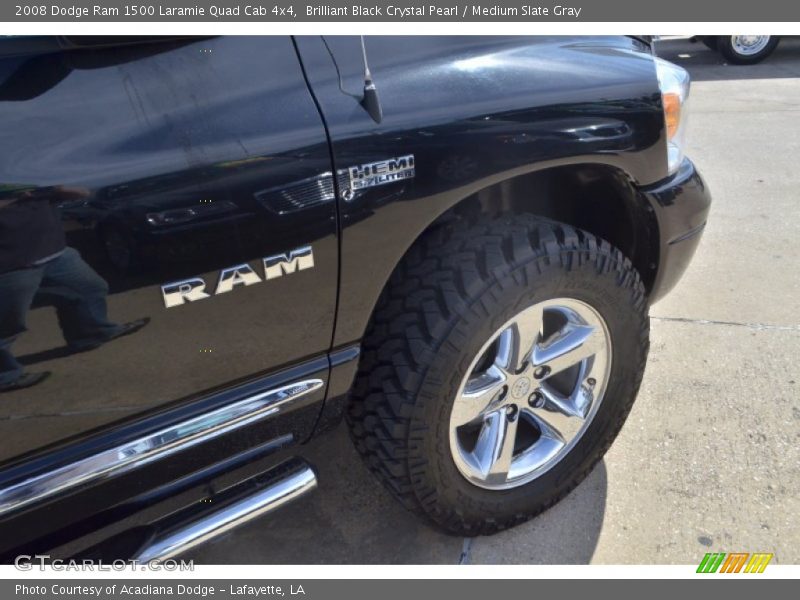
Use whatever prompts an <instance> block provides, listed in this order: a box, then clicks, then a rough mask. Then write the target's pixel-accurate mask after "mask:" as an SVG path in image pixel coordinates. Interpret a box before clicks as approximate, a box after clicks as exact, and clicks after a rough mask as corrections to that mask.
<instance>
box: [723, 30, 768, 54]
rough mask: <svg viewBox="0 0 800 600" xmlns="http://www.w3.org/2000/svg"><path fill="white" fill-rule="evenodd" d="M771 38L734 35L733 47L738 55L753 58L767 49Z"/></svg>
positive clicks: (732, 39)
mask: <svg viewBox="0 0 800 600" xmlns="http://www.w3.org/2000/svg"><path fill="white" fill-rule="evenodd" d="M770 37H771V36H769V35H732V36H731V46H732V47H733V50H734V52H736V53H737V54H741V55H742V56H753V55H755V54H758V53H759V52H761V51H762V50H763V49H764V48H766V47H767V45H768V44H769V39H770Z"/></svg>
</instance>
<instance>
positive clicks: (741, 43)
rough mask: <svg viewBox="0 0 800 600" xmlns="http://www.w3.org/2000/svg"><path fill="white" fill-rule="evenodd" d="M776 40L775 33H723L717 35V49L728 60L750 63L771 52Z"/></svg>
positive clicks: (761, 58) (777, 40)
mask: <svg viewBox="0 0 800 600" xmlns="http://www.w3.org/2000/svg"><path fill="white" fill-rule="evenodd" d="M778 42H779V38H778V36H775V35H725V36H719V38H718V40H717V49H718V50H719V52H720V53H721V54H722V56H724V57H725V58H726V59H727V60H728V61H729V62H732V63H734V64H737V65H752V64H755V63H758V62H761V61H762V60H764V59H765V58H767V57H768V56H769V55H770V54H772V52H773V51H774V50H775V48H776V47H777V46H778Z"/></svg>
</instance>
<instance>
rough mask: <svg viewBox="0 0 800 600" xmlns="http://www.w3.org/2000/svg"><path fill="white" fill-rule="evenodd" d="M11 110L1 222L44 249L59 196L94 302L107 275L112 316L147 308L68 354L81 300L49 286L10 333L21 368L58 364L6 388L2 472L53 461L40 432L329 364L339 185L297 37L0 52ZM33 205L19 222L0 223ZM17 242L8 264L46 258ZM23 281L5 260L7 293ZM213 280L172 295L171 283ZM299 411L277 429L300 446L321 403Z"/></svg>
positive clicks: (52, 433) (105, 423) (0, 105)
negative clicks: (74, 308)
mask: <svg viewBox="0 0 800 600" xmlns="http://www.w3.org/2000/svg"><path fill="white" fill-rule="evenodd" d="M95 39H96V38H95ZM73 40H75V38H73ZM77 41H78V42H79V41H80V40H79V39H77ZM2 43H4V42H3V41H0V44H2ZM0 123H2V125H0V140H2V144H3V147H4V148H5V149H6V150H5V151H4V152H3V153H2V155H0V235H3V236H5V235H7V234H8V235H9V236H10V234H9V233H8V232H9V231H12V229H9V227H12V226H13V227H16V229H13V231H15V232H17V233H20V231H21V230H20V229H19V227H22V226H31V227H32V229H31V236H30V240H31V242H30V243H31V244H34V245H35V244H37V243H39V238H36V235H37V233H38V232H41V231H47V229H46V227H45V226H44V225H42V222H41V219H42V218H43V217H41V215H42V214H44V213H45V212H46V211H47V210H48V207H50V208H52V209H53V210H54V211H56V212H55V214H57V215H59V218H60V221H59V224H60V225H59V226H60V227H61V231H60V232H57V233H56V234H54V235H56V236H58V235H63V237H64V240H65V244H66V248H67V249H68V251H69V252H71V253H72V252H77V254H78V255H79V256H80V258H78V259H75V260H76V261H77V262H76V263H75V264H77V265H78V266H79V270H80V271H81V272H82V273H83V274H84V275H86V276H87V277H90V278H91V280H92V281H93V282H94V284H95V288H94V293H95V295H96V296H97V295H98V289H99V290H101V292H102V288H103V287H104V286H105V288H106V291H105V292H104V293H99V296H101V297H102V298H101V300H104V301H105V303H106V304H107V312H108V320H110V321H111V322H112V323H114V324H122V323H127V322H131V321H135V320H138V319H143V318H144V319H149V323H147V324H146V325H145V326H144V327H143V328H141V329H140V330H138V331H136V332H135V333H133V334H131V335H127V336H124V337H120V338H118V339H114V340H112V341H109V342H108V343H106V344H103V345H101V346H100V347H98V348H95V349H93V350H91V351H85V352H75V351H73V350H74V349H73V348H70V347H68V346H67V343H66V341H65V327H66V328H67V329H69V327H70V325H69V323H64V322H63V318H62V321H61V322H60V321H59V315H62V317H63V314H62V313H63V312H64V310H66V312H67V313H68V312H69V310H68V309H64V310H61V309H60V310H61V312H58V313H57V311H56V308H57V307H58V302H62V303H64V302H69V301H70V300H69V299H67V300H64V294H63V293H62V295H61V299H60V300H59V299H58V298H56V300H54V301H51V298H49V297H48V296H47V295H46V294H43V293H41V292H42V290H43V287H44V286H41V287H40V288H38V289H37V293H36V297H35V298H34V300H33V303H32V305H31V306H30V309H29V310H24V311H23V312H24V328H25V330H24V331H21V330H20V331H10V330H9V331H5V332H4V335H6V336H7V339H8V337H11V338H14V339H13V344H11V345H10V352H11V353H12V355H13V356H14V357H15V358H16V360H18V361H19V362H20V363H21V364H22V366H23V368H24V369H25V371H27V372H31V373H35V372H43V371H49V372H50V373H51V375H50V376H49V378H47V379H46V380H44V381H43V382H41V383H39V384H37V385H35V386H32V387H30V388H27V389H19V390H15V391H11V392H4V393H2V394H0V438H2V443H1V444H0V463H2V462H3V461H5V467H0V478H1V477H2V474H3V472H10V470H14V472H15V473H18V472H21V471H20V465H23V466H24V465H25V464H26V461H27V462H29V461H32V460H34V459H38V458H40V457H41V456H44V455H47V453H48V452H49V450H46V449H45V450H42V447H43V446H47V445H48V444H56V445H55V446H53V447H52V451H53V452H64V453H68V449H69V447H70V444H64V442H63V440H64V439H70V440H72V441H74V442H75V443H77V442H79V441H80V440H81V439H83V438H84V437H85V436H86V434H87V433H88V432H89V430H90V429H93V428H101V429H102V428H107V427H109V426H110V424H112V423H117V422H119V421H120V420H121V419H124V418H127V417H129V416H132V415H140V414H145V413H149V412H153V411H161V410H163V409H164V408H165V407H168V406H169V407H172V406H175V405H181V404H182V403H186V402H190V401H192V400H194V399H197V398H202V397H205V396H208V395H212V394H215V393H218V392H219V391H220V390H224V389H225V388H227V387H229V386H233V385H235V384H239V383H246V382H249V381H252V380H256V379H258V378H259V377H265V376H268V375H271V374H273V373H275V372H278V371H280V370H282V369H286V368H289V367H291V366H293V365H298V364H301V363H303V364H305V363H308V362H309V361H311V363H313V364H314V369H317V373H318V369H319V364H318V361H316V362H315V361H313V360H311V359H314V358H315V357H317V358H318V357H323V359H324V356H325V354H326V353H327V351H328V350H329V347H330V343H331V336H332V324H333V317H334V314H333V313H334V308H335V299H336V280H337V268H338V266H337V260H338V259H337V239H336V220H335V218H336V215H335V199H334V195H333V192H332V189H333V183H332V179H331V175H330V174H331V170H332V169H331V163H330V156H329V152H328V147H327V141H326V137H325V130H324V127H323V124H322V121H321V118H320V116H319V113H318V111H317V109H316V107H315V104H314V101H313V98H312V97H311V95H310V93H309V91H308V88H307V86H306V83H305V80H304V78H303V74H302V70H301V68H300V64H299V62H298V59H297V55H296V52H295V49H294V46H293V43H292V40H291V39H290V38H289V37H288V36H286V37H240V36H233V37H227V38H211V39H177V40H160V41H155V42H149V43H142V44H131V45H125V46H120V45H115V44H113V43H109V44H105V45H104V44H99V45H95V46H94V47H92V48H82V47H81V46H80V43H78V44H70V46H69V48H64V49H62V50H61V51H50V52H47V53H42V54H39V55H36V54H26V55H22V56H7V55H6V54H0ZM34 207H37V208H36V210H38V211H39V212H38V213H37V214H39V215H40V216H39V217H36V218H35V219H34V220H33V221H32V222H30V223H28V224H27V225H26V224H25V221H24V219H22V220H20V218H17V217H19V215H17V217H14V218H12V217H8V218H7V219H6V221H7V223H4V222H3V217H4V215H3V213H4V212H5V213H6V215H10V213H9V212H7V211H10V210H16V211H18V212H19V211H20V210H28V208H30V209H31V210H32V211H33V212H36V210H33V208H34ZM36 219H39V220H38V221H37V220H36ZM20 223H22V225H20ZM3 227H5V229H3ZM37 227H39V229H37ZM9 240H10V237H9V238H7V240H5V241H6V242H8V243H4V240H2V239H0V265H2V264H4V263H7V264H9V265H12V266H16V267H19V265H16V264H15V263H14V256H11V254H13V253H16V254H17V255H19V254H20V253H22V254H25V253H26V252H28V251H29V250H30V252H28V253H30V254H35V253H36V249H35V248H34V249H31V248H28V247H27V246H26V245H25V244H24V243H23V244H20V243H19V240H17V242H15V243H16V246H15V245H14V243H11V242H10V241H9ZM46 246H47V244H44V246H43V247H46ZM20 247H21V248H20ZM292 251H297V252H298V253H299V254H296V255H293V254H292ZM4 252H5V253H7V256H6V257H5V258H4V257H3V256H1V255H2V253H4ZM297 256H301V257H303V258H302V260H298V259H297ZM61 257H63V255H61V256H60V257H59V259H60V258H61ZM23 258H24V257H23ZM34 258H37V260H38V258H44V257H34ZM6 259H7V260H6ZM265 259H270V260H271V262H270V265H272V273H273V276H272V277H268V276H267V266H268V265H266V264H265ZM26 268H27V267H26ZM37 268H38V267H37ZM226 269H227V271H226ZM20 270H21V269H16V271H17V272H19V271H20ZM22 270H24V269H22ZM87 273H88V275H87ZM76 277H77V276H76ZM16 279H17V275H13V276H11V277H8V278H6V279H3V273H2V269H0V287H2V286H3V285H4V284H3V283H2V282H6V283H5V289H0V293H1V294H3V295H4V296H5V297H6V299H9V298H12V297H13V294H14V293H16V292H15V291H14V290H15V289H17V288H15V287H14V286H13V285H12V284H11V283H9V282H10V281H15V280H16ZM201 280H202V283H203V284H204V287H202V288H201V289H200V292H197V290H196V289H195V290H194V291H195V293H194V295H191V296H192V297H190V298H186V297H185V296H186V294H185V293H184V294H180V293H179V294H177V295H174V294H173V296H172V298H173V300H174V302H173V305H172V306H171V307H167V305H166V304H167V303H166V302H165V295H164V293H163V292H162V286H165V285H168V284H176V282H186V281H193V282H195V283H194V284H192V285H194V286H195V288H197V287H200V286H199V284H198V282H199V281H201ZM73 282H74V280H73ZM58 283H59V285H67V287H70V286H72V287H75V288H76V290H73V295H77V296H80V295H81V294H82V293H85V289H83V290H81V289H80V288H81V284H79V283H74V285H73V284H72V283H70V282H69V281H68V282H67V283H66V284H65V283H64V281H63V280H62V281H59V282H58ZM177 285H178V287H177V290H178V291H180V290H181V289H182V290H183V292H186V290H187V289H188V288H186V287H185V283H184V284H179V283H178V284H177ZM181 285H183V286H184V287H183V288H181V287H180V286H181ZM170 289H172V290H173V291H174V290H175V289H176V288H175V287H174V286H173V287H172V288H169V287H168V288H166V290H164V291H169V290H170ZM193 289H194V288H193ZM56 296H58V294H56ZM73 299H74V298H73ZM14 303H16V304H19V302H17V300H16V299H15V300H14ZM23 304H24V302H23ZM7 329H8V328H7ZM18 329H19V328H18ZM17 334H18V335H17ZM0 337H2V336H0ZM311 363H309V364H311ZM323 394H324V389H323V390H322V391H320V392H315V394H314V395H313V398H312V399H316V400H317V401H321V399H322V396H323ZM305 406H306V408H304V409H303V411H305V412H303V416H302V418H297V419H293V420H292V421H291V423H292V424H291V426H290V431H288V432H285V433H291V435H293V436H294V439H295V440H296V441H301V440H302V439H304V438H305V437H307V436H308V435H309V433H310V431H311V428H312V427H313V424H314V422H315V421H316V418H317V415H318V413H319V406H320V402H316V403H313V404H312V405H310V406H309V405H308V403H306V404H305ZM114 427H116V425H114ZM97 431H99V430H96V431H94V432H93V434H97ZM274 433H275V432H272V433H271V434H270V435H272V434H274ZM265 435H266V434H265ZM250 441H251V443H257V442H258V441H259V436H258V435H257V434H256V435H254V436H253V439H252V440H250ZM12 468H13V469H12Z"/></svg>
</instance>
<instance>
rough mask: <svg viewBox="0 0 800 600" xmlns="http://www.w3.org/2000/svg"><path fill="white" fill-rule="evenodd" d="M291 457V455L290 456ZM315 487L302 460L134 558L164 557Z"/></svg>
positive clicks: (194, 544)
mask: <svg viewBox="0 0 800 600" xmlns="http://www.w3.org/2000/svg"><path fill="white" fill-rule="evenodd" d="M290 460H292V459H290ZM315 487H317V478H316V476H315V475H314V471H313V470H312V469H311V467H309V466H308V465H307V464H306V463H305V462H302V461H299V462H298V465H297V466H296V467H295V468H294V469H292V470H291V471H289V472H288V473H285V474H284V475H282V476H281V477H280V478H279V479H278V480H277V481H275V482H274V483H271V484H270V485H269V486H268V487H266V488H264V489H263V490H260V491H258V492H256V493H254V494H252V495H251V496H247V497H246V498H243V499H241V500H239V501H237V502H234V503H233V504H229V505H227V506H224V507H222V508H221V509H219V510H217V511H214V512H213V513H211V514H208V515H205V516H204V517H201V518H199V519H198V520H196V521H193V522H191V523H189V524H187V525H184V526H183V527H180V528H178V529H177V530H174V531H171V532H167V533H164V534H162V535H160V536H157V537H156V538H155V539H154V540H153V541H152V542H151V543H150V544H149V545H148V546H147V547H145V548H144V549H143V550H140V551H139V553H138V554H137V555H136V557H135V558H136V560H139V561H141V562H149V561H151V560H166V559H168V558H173V557H175V556H177V555H179V554H182V553H184V552H186V551H187V550H190V549H191V548H194V547H195V546H198V545H200V544H202V543H204V542H207V541H209V540H212V539H214V538H215V537H218V536H220V535H222V534H223V533H227V532H228V531H230V530H231V529H233V528H234V527H238V526H239V525H242V524H244V523H247V522H248V521H250V520H252V519H255V518H256V517H258V516H260V515H263V514H265V513H268V512H271V511H273V510H275V509H276V508H280V507H281V506H283V505H285V504H288V503H289V502H291V501H293V500H296V499H297V498H299V497H300V496H302V495H304V494H306V493H308V492H310V491H311V490H313V489H314V488H315Z"/></svg>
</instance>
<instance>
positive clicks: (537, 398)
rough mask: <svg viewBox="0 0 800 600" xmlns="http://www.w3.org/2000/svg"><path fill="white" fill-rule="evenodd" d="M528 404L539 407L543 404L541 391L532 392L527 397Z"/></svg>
mask: <svg viewBox="0 0 800 600" xmlns="http://www.w3.org/2000/svg"><path fill="white" fill-rule="evenodd" d="M528 405H529V406H531V407H533V408H541V407H542V406H544V396H542V393H541V392H533V393H532V394H531V395H530V396H529V397H528Z"/></svg>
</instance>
